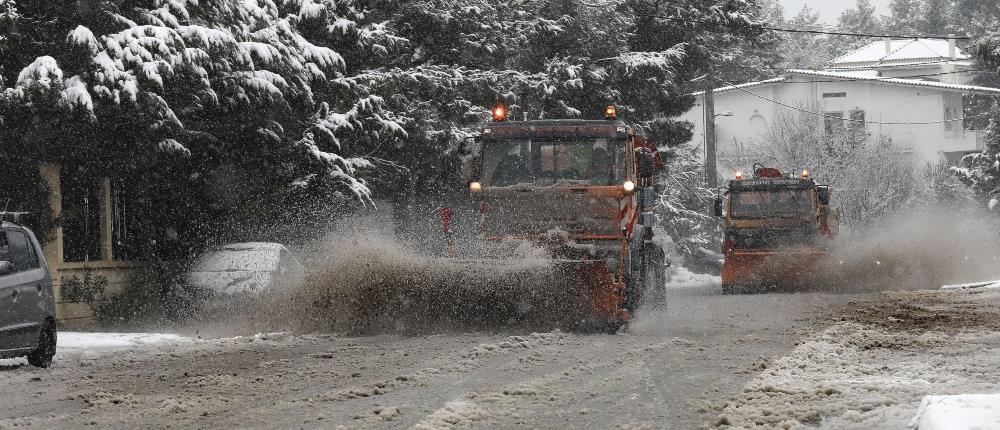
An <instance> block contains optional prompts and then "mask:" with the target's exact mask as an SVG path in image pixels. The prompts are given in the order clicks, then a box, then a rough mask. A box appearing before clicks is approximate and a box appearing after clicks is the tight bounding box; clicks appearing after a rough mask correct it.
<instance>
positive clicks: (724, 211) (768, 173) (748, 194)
mask: <svg viewBox="0 0 1000 430" xmlns="http://www.w3.org/2000/svg"><path fill="white" fill-rule="evenodd" d="M715 215H716V216H719V217H723V219H724V221H725V226H724V228H725V236H724V237H723V245H722V253H723V257H724V260H723V264H722V292H723V294H734V293H741V292H748V291H760V290H765V289H772V288H776V289H783V290H784V289H797V288H809V287H811V286H813V285H815V284H817V283H819V282H821V281H823V278H824V276H823V273H824V270H823V269H822V266H823V264H824V262H825V261H824V257H825V256H826V255H827V253H828V247H829V244H830V241H831V239H833V237H834V236H835V235H836V234H837V232H838V226H839V214H838V212H837V210H836V209H831V208H830V187H829V186H826V185H817V184H816V182H814V181H813V179H812V178H810V177H809V171H808V170H803V171H802V173H801V175H799V176H793V175H787V176H786V175H783V174H782V172H781V171H779V170H778V169H775V168H769V167H764V166H762V165H760V164H755V165H754V172H753V177H748V178H744V177H743V174H742V173H741V172H737V173H736V179H734V180H731V181H729V186H728V189H727V190H726V192H725V194H724V198H718V199H717V200H716V202H715Z"/></svg>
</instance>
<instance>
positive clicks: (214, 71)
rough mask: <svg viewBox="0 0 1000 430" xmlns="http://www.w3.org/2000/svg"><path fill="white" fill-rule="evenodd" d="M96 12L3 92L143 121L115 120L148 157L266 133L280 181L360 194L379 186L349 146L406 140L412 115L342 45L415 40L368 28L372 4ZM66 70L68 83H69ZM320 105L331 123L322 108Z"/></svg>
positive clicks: (377, 49) (343, 0)
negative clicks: (402, 112) (350, 61)
mask: <svg viewBox="0 0 1000 430" xmlns="http://www.w3.org/2000/svg"><path fill="white" fill-rule="evenodd" d="M0 3H2V4H3V5H6V4H7V3H8V2H7V0H0ZM10 5H13V3H10ZM143 6H144V7H143ZM95 7H96V8H99V9H100V8H105V9H107V10H104V11H103V12H106V14H105V15H106V16H108V17H110V18H111V19H110V20H106V19H104V18H100V19H97V18H96V17H99V16H101V14H100V13H95V14H90V15H85V16H82V17H80V19H79V22H78V24H79V25H77V23H74V25H75V27H72V26H71V27H69V29H68V30H65V31H66V33H64V34H63V35H61V36H56V37H54V42H56V43H62V44H64V45H63V46H65V47H66V48H67V49H65V50H60V49H53V50H52V52H53V55H46V56H41V57H39V58H38V59H36V60H35V61H34V62H32V63H31V64H30V65H29V66H27V67H25V68H24V70H22V71H21V73H20V74H19V76H18V79H17V82H16V86H15V87H14V88H12V89H9V90H8V91H6V92H5V94H7V96H8V97H9V98H10V100H14V101H15V103H18V101H17V100H21V101H20V103H29V99H28V98H27V97H28V96H32V94H46V93H47V92H52V94H53V95H58V96H59V98H58V100H57V101H58V106H59V107H60V108H61V109H65V110H66V111H76V110H80V111H83V112H86V113H87V114H88V116H89V117H90V118H91V119H92V120H94V121H97V123H98V124H99V123H100V122H101V121H102V118H104V117H105V116H106V117H107V118H108V119H110V118H116V117H121V116H126V117H130V118H133V119H134V121H135V122H131V121H130V122H127V123H124V124H123V123H121V122H120V121H118V122H116V123H115V124H113V125H114V127H130V128H131V131H130V132H129V133H134V134H135V136H134V138H133V141H134V145H135V146H136V151H137V152H138V153H140V154H141V153H143V152H148V150H149V149H150V148H152V149H154V150H157V151H161V152H168V153H178V154H183V155H185V156H192V157H198V156H199V155H202V154H199V153H198V151H202V150H203V148H206V146H205V145H194V144H193V142H192V146H190V149H188V147H185V146H184V145H181V144H180V143H179V142H178V141H177V140H174V139H173V138H165V137H166V136H177V137H178V139H182V138H183V140H184V141H187V140H188V137H186V136H198V139H199V140H208V141H218V142H221V144H222V145H225V148H226V150H227V151H232V152H233V153H234V154H236V153H239V152H240V149H238V148H239V147H240V146H241V145H244V144H246V143H247V142H249V141H250V140H252V139H264V140H265V141H266V142H267V144H266V145H265V146H262V147H259V148H257V149H255V150H259V151H268V152H271V154H258V155H255V157H258V158H259V159H262V160H267V162H268V163H274V164H275V165H274V166H273V170H274V172H275V173H274V174H275V175H279V176H282V178H283V179H281V181H282V182H283V183H285V184H288V185H292V184H293V183H294V184H296V185H302V184H320V183H322V184H325V185H324V186H330V185H333V184H335V183H337V182H338V181H339V182H341V183H342V186H341V188H340V189H344V186H346V189H347V190H348V192H347V194H349V195H352V196H354V197H355V198H360V199H366V198H368V197H369V196H370V195H371V191H370V190H368V189H367V188H366V186H367V185H366V183H365V182H364V181H363V180H359V179H356V178H354V177H353V175H355V174H356V173H357V170H358V169H360V168H366V167H369V166H370V165H369V164H367V163H366V162H364V161H363V160H360V159H355V158H350V157H344V156H341V155H339V154H338V152H340V151H342V150H344V149H342V148H341V142H342V141H344V140H345V139H347V140H349V141H350V142H352V144H354V145H355V146H353V147H352V150H357V149H358V148H357V146H356V145H358V144H361V143H365V142H375V141H394V140H396V139H398V138H400V137H404V136H406V131H405V129H404V123H405V121H406V120H407V119H406V118H405V117H401V116H399V115H397V114H395V113H392V112H388V111H386V103H385V101H384V100H382V98H381V97H378V96H375V95H374V94H372V93H371V90H370V87H369V86H367V85H366V83H365V82H362V81H351V78H352V77H351V76H347V75H346V72H347V62H346V61H345V59H344V57H343V55H342V54H341V53H339V52H337V50H336V49H335V48H334V47H338V48H337V49H339V48H343V47H347V48H349V49H352V50H357V51H359V52H365V53H374V54H377V56H380V57H381V56H383V55H386V54H388V53H389V50H390V49H395V48H397V47H399V46H402V44H404V43H405V42H406V40H405V39H404V38H401V37H398V36H395V35H394V33H393V30H392V29H391V28H389V25H388V24H387V22H388V21H385V20H383V21H379V22H375V23H366V24H359V22H363V21H365V12H364V11H362V10H359V9H358V8H355V6H354V2H353V1H352V0H336V1H333V0H242V1H235V2H230V1H205V0H151V1H149V2H143V3H142V5H141V6H137V7H130V8H123V9H119V10H111V9H109V6H107V5H103V4H101V5H98V6H95ZM0 11H2V9H0ZM108 21H110V22H108ZM98 29H100V31H98ZM59 54H65V55H59ZM57 60H58V61H57ZM356 60H357V61H359V62H364V61H366V58H363V57H362V58H357V59H356ZM60 65H62V66H63V67H65V68H66V72H65V75H67V76H69V75H72V77H71V78H69V79H66V80H65V81H64V79H63V76H64V71H63V69H61V68H60ZM368 66H369V65H368V64H364V63H361V64H357V65H354V66H353V67H354V68H355V69H357V70H362V71H363V70H365V68H366V67H368ZM362 73H364V72H362ZM32 97H33V96H32ZM320 106H322V109H320ZM319 110H322V112H323V115H322V116H321V117H320V116H315V113H316V112H317V111H319ZM111 129H112V128H108V130H111ZM261 130H263V132H261V133H259V132H258V131H261ZM119 135H120V133H119ZM98 140H100V139H98ZM303 142H306V143H303ZM101 144H102V143H94V145H101ZM139 146H145V147H146V150H145V151H144V150H142V149H139V148H138V147H139ZM275 154H281V155H280V156H279V157H275ZM281 157H284V158H281ZM150 160H154V159H152V158H151V159H150ZM303 181H304V182H303Z"/></svg>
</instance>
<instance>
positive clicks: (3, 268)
mask: <svg viewBox="0 0 1000 430" xmlns="http://www.w3.org/2000/svg"><path fill="white" fill-rule="evenodd" d="M11 273H14V264H13V263H11V262H9V261H0V276H3V275H9V274H11Z"/></svg>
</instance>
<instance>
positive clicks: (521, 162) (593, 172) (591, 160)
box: [483, 139, 624, 187]
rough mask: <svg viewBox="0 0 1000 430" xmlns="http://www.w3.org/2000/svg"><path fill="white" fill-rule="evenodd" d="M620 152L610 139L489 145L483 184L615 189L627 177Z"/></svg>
mask: <svg viewBox="0 0 1000 430" xmlns="http://www.w3.org/2000/svg"><path fill="white" fill-rule="evenodd" d="M621 148H624V142H615V141H611V140H609V139H578V140H512V141H499V142H486V143H485V145H484V157H483V183H484V184H485V185H488V186H500V187H504V186H511V185H518V184H532V185H552V184H565V183H572V184H580V185H613V184H615V183H617V182H618V180H619V178H621V177H623V176H624V172H622V170H623V169H622V166H623V160H622V158H623V155H624V151H623V150H622V149H621Z"/></svg>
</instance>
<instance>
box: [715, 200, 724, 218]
mask: <svg viewBox="0 0 1000 430" xmlns="http://www.w3.org/2000/svg"><path fill="white" fill-rule="evenodd" d="M715 216H717V217H721V216H722V198H721V197H716V198H715Z"/></svg>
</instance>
